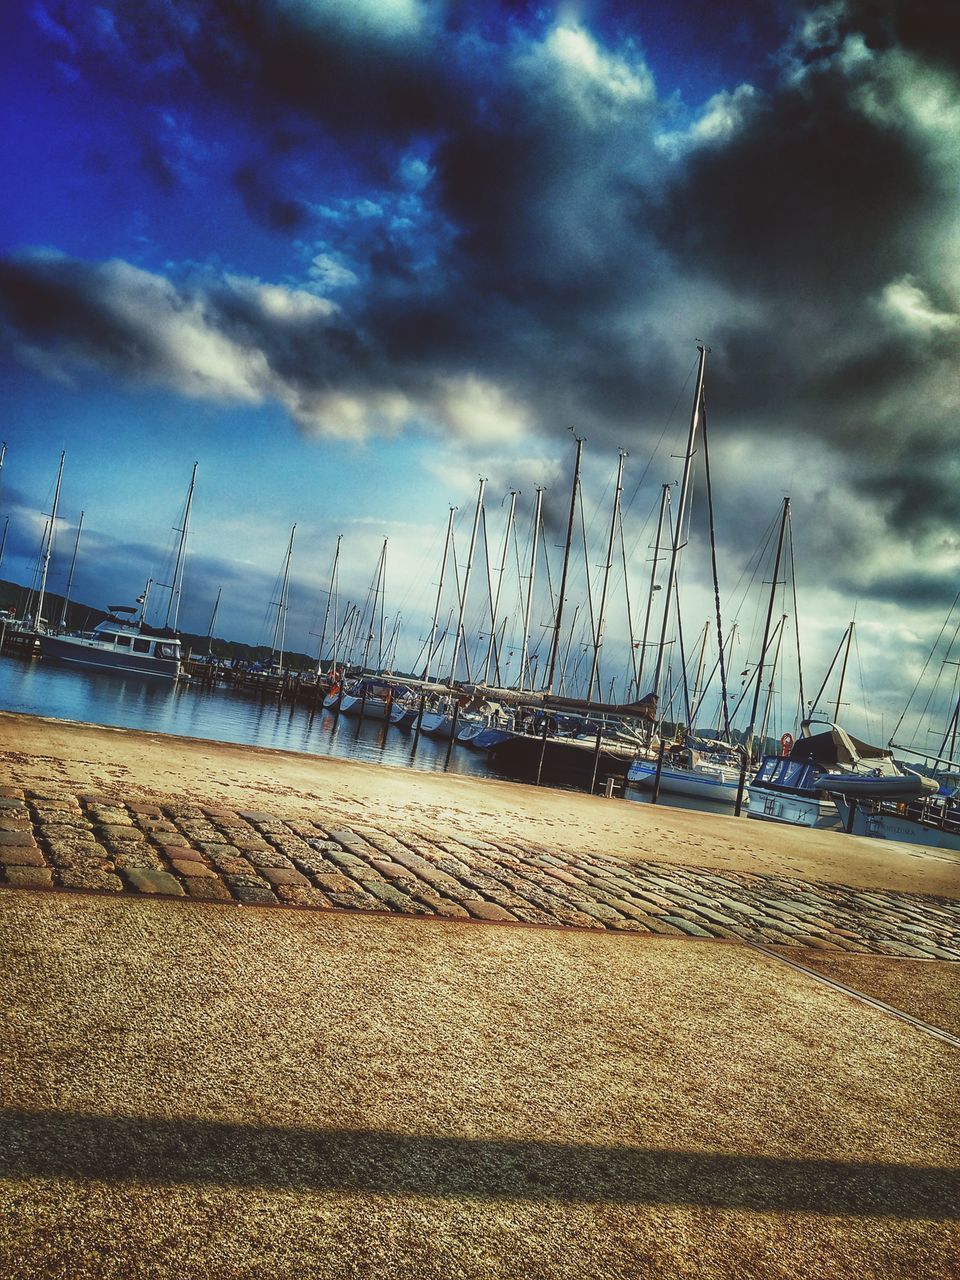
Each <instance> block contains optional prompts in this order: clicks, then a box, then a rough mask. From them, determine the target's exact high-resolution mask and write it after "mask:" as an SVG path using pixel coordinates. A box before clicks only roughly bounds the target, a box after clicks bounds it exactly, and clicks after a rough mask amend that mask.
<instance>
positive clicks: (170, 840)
mask: <svg viewBox="0 0 960 1280" xmlns="http://www.w3.org/2000/svg"><path fill="white" fill-rule="evenodd" d="M153 839H154V841H155V842H156V843H157V844H159V845H160V846H161V847H162V848H164V849H172V848H181V849H189V848H190V841H189V840H188V839H187V837H186V836H185V835H181V833H180V832H179V831H157V832H155V833H153Z"/></svg>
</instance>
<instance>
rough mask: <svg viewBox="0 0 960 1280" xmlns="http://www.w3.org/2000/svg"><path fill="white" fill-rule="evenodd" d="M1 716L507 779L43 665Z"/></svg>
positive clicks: (26, 676)
mask: <svg viewBox="0 0 960 1280" xmlns="http://www.w3.org/2000/svg"><path fill="white" fill-rule="evenodd" d="M0 710H4V711H14V712H19V713H21V714H24V715H35V716H50V717H52V718H54V719H57V720H72V721H78V722H85V723H88V724H97V725H106V726H109V727H114V728H122V729H139V730H142V731H144V732H149V733H165V734H172V735H174V736H179V737H184V738H205V739H210V740H212V741H215V742H231V743H238V744H242V745H247V746H254V747H272V748H276V749H278V750H281V751H295V752H300V753H302V754H304V755H315V756H335V757H338V758H341V759H353V760H363V761H366V762H368V763H372V764H390V765H397V766H401V767H407V768H413V769H422V770H426V771H428V772H432V771H446V772H449V773H458V774H467V775H473V776H476V777H499V776H501V775H498V774H497V773H495V771H494V770H493V769H491V767H490V765H489V763H488V761H487V756H486V754H485V753H483V752H478V751H471V750H470V748H469V747H465V746H463V745H461V744H459V743H454V744H453V749H452V750H450V743H449V742H443V741H437V740H435V739H432V738H428V737H425V736H423V735H421V737H420V738H419V739H418V740H416V741H415V739H414V735H413V734H412V733H404V732H402V731H401V730H399V729H397V728H395V727H394V726H393V725H391V724H388V723H385V722H384V721H376V720H363V721H360V720H357V719H355V718H353V717H350V716H340V715H334V714H332V713H331V712H329V711H324V710H322V709H317V710H316V711H314V710H313V709H312V708H310V707H306V706H303V705H293V704H291V703H289V702H281V701H280V700H279V699H278V697H277V695H276V694H272V695H270V694H266V695H264V696H260V695H258V694H255V693H251V692H250V691H249V690H240V689H234V688H231V687H229V686H226V685H223V686H213V687H210V686H207V685H201V684H200V683H197V682H193V681H189V680H181V681H175V682H174V681H169V682H168V681H165V680H151V679H149V678H144V677H141V676H134V675H120V674H116V673H108V672H99V671H84V670H81V669H73V668H69V667H61V666H59V665H57V664H56V663H47V662H44V661H42V660H41V659H39V658H22V657H13V656H6V655H4V656H3V657H0ZM626 794H627V799H629V800H633V801H638V802H641V803H644V802H648V801H649V798H650V795H649V792H643V791H639V790H636V789H635V788H633V787H628V788H627V793H626ZM661 801H662V802H663V803H669V804H671V805H676V806H679V807H681V808H693V809H701V810H702V809H706V810H709V811H711V812H717V813H724V812H727V813H728V812H729V809H724V808H723V807H722V806H715V805H712V804H711V803H709V802H699V801H696V800H692V799H688V798H686V797H683V796H669V797H668V796H663V797H662V798H661Z"/></svg>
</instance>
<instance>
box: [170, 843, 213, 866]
mask: <svg viewBox="0 0 960 1280" xmlns="http://www.w3.org/2000/svg"><path fill="white" fill-rule="evenodd" d="M160 852H161V853H163V854H164V855H165V856H166V857H168V858H169V859H170V861H171V862H198V863H199V864H200V865H201V866H203V867H205V866H208V865H209V864H208V862H207V859H206V857H205V856H204V855H203V854H202V853H197V851H196V849H185V848H183V847H182V846H180V845H161V846H160Z"/></svg>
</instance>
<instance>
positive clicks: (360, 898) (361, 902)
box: [328, 893, 383, 911]
mask: <svg viewBox="0 0 960 1280" xmlns="http://www.w3.org/2000/svg"><path fill="white" fill-rule="evenodd" d="M328 897H329V898H330V902H331V903H332V905H333V906H335V907H340V908H341V909H342V910H346V911H382V910H383V904H382V903H380V902H378V901H377V900H376V898H371V897H370V895H369V894H366V893H331V894H328Z"/></svg>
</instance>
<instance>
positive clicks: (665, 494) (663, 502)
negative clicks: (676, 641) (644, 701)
mask: <svg viewBox="0 0 960 1280" xmlns="http://www.w3.org/2000/svg"><path fill="white" fill-rule="evenodd" d="M669 501H670V486H669V485H668V484H665V485H664V486H663V489H662V491H661V494H660V515H659V516H658V518H657V537H656V541H655V543H654V547H653V565H652V566H651V568H650V589H649V591H648V592H647V612H646V615H645V617H644V619H643V639H642V640H641V641H640V665H639V667H638V668H637V682H636V683H637V697H638V698H639V697H640V682H641V681H642V680H643V664H644V662H645V661H646V657H647V636H648V635H649V632H650V614H651V613H652V611H653V593H654V590H655V588H656V582H657V565H658V564H659V563H660V544H661V539H662V538H663V520H664V516H665V515H666V513H667V503H668V502H669Z"/></svg>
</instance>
